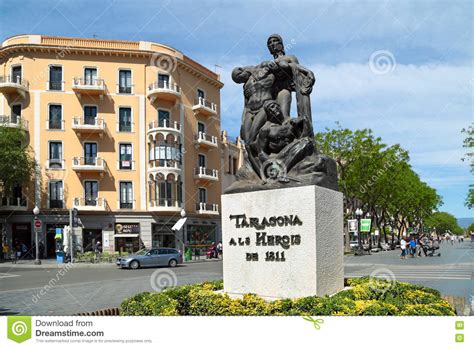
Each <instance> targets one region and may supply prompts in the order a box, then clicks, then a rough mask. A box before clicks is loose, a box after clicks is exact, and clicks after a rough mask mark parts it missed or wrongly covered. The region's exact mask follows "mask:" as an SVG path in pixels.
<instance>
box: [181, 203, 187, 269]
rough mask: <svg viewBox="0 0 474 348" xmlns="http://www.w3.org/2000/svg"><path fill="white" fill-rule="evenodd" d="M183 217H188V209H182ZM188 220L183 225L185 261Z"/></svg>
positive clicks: (184, 255)
mask: <svg viewBox="0 0 474 348" xmlns="http://www.w3.org/2000/svg"><path fill="white" fill-rule="evenodd" d="M181 217H182V218H183V219H184V218H186V210H184V209H182V210H181ZM186 225H187V224H186V221H185V222H184V225H183V254H182V255H183V262H184V259H185V257H186V236H187V231H186V227H187V226H186Z"/></svg>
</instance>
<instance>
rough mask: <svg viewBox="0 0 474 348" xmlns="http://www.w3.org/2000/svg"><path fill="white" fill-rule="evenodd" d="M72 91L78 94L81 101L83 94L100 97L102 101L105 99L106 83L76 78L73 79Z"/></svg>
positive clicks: (100, 80) (101, 80) (98, 80)
mask: <svg viewBox="0 0 474 348" xmlns="http://www.w3.org/2000/svg"><path fill="white" fill-rule="evenodd" d="M72 89H73V91H75V92H76V94H77V95H78V97H79V99H80V98H81V94H86V95H98V96H99V97H100V99H103V98H104V94H105V83H104V80H103V79H84V78H81V77H74V78H73V79H72Z"/></svg>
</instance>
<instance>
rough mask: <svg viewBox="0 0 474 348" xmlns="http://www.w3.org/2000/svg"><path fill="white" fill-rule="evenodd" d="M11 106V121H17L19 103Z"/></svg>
mask: <svg viewBox="0 0 474 348" xmlns="http://www.w3.org/2000/svg"><path fill="white" fill-rule="evenodd" d="M11 108H12V115H11V122H12V123H18V121H19V119H20V118H21V104H15V105H12V106H11Z"/></svg>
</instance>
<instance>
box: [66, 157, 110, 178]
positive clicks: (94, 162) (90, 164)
mask: <svg viewBox="0 0 474 348" xmlns="http://www.w3.org/2000/svg"><path fill="white" fill-rule="evenodd" d="M106 168H107V164H106V162H105V160H104V159H102V158H101V157H74V158H73V159H72V170H74V171H75V172H77V173H78V174H79V175H80V174H81V173H99V174H100V176H101V177H102V176H104V174H105V171H106Z"/></svg>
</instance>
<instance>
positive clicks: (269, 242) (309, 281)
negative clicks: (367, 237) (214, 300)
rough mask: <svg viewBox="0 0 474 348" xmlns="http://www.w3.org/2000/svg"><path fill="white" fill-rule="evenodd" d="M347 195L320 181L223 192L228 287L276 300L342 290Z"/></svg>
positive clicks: (226, 281) (238, 293) (226, 283)
mask: <svg viewBox="0 0 474 348" xmlns="http://www.w3.org/2000/svg"><path fill="white" fill-rule="evenodd" d="M342 198H343V196H342V193H340V192H337V191H333V190H329V189H326V188H322V187H319V186H301V187H292V188H284V189H276V190H264V191H254V192H244V193H233V194H225V195H222V238H223V239H222V243H223V267H224V291H225V292H227V293H229V295H240V294H245V293H254V294H257V295H259V296H262V297H264V298H266V299H269V300H271V299H277V298H297V297H304V296H312V295H317V296H324V295H331V294H334V293H336V292H338V291H340V290H342V289H343V287H344V265H343V250H344V246H343V205H342Z"/></svg>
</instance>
